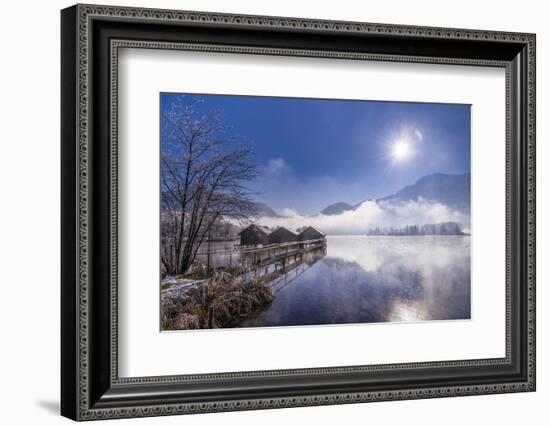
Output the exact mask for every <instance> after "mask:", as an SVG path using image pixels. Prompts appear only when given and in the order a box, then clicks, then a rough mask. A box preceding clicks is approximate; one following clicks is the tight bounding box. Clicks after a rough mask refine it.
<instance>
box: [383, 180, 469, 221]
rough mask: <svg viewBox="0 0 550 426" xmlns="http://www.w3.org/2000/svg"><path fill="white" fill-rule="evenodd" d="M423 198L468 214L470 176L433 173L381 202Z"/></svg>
mask: <svg viewBox="0 0 550 426" xmlns="http://www.w3.org/2000/svg"><path fill="white" fill-rule="evenodd" d="M420 198H423V199H425V200H432V201H436V202H438V203H441V204H443V205H445V206H447V207H449V208H451V209H454V210H459V211H461V212H463V213H467V214H469V213H470V174H469V173H466V174H463V175H446V174H443V173H435V174H433V175H428V176H424V177H423V178H420V179H419V180H418V181H417V182H416V183H415V184H414V185H410V186H406V187H405V188H403V189H401V190H400V191H397V192H396V193H395V194H393V195H389V196H387V197H385V198H382V199H381V201H417V200H418V199H420Z"/></svg>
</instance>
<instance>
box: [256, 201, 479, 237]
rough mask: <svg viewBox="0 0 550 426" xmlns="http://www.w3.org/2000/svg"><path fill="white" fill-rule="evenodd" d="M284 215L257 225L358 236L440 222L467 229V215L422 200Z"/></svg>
mask: <svg viewBox="0 0 550 426" xmlns="http://www.w3.org/2000/svg"><path fill="white" fill-rule="evenodd" d="M284 213H285V217H262V218H259V219H258V220H257V223H259V224H261V225H265V226H268V227H278V226H285V227H287V228H288V229H291V230H296V229H297V228H300V227H302V226H304V225H311V226H314V227H316V228H319V229H320V230H321V231H322V232H325V233H327V234H330V235H361V234H365V233H366V232H367V231H369V230H371V229H373V228H376V227H380V228H390V227H404V226H406V225H425V224H432V223H441V222H458V223H460V224H462V226H463V227H464V229H465V230H468V228H469V225H470V219H469V216H468V215H465V214H464V213H461V212H459V211H456V210H453V209H451V208H449V207H447V206H445V205H443V204H441V203H437V202H434V201H430V200H426V199H422V198H419V199H418V200H416V201H406V202H393V201H366V202H364V203H362V204H361V205H360V206H359V207H358V208H357V209H355V210H348V211H346V212H343V213H341V214H339V215H322V214H319V215H315V216H304V215H300V214H298V213H296V212H294V211H292V210H290V209H288V210H286V211H285V212H284ZM288 213H292V214H288Z"/></svg>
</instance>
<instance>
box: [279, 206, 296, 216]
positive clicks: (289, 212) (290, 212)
mask: <svg viewBox="0 0 550 426" xmlns="http://www.w3.org/2000/svg"><path fill="white" fill-rule="evenodd" d="M281 213H282V215H283V216H287V217H294V216H299V213H298V212H297V211H296V210H292V209H289V208H285V209H283V211H282V212H281Z"/></svg>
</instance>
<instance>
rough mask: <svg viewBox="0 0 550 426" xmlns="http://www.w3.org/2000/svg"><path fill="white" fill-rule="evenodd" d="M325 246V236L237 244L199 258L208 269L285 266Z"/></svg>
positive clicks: (201, 253) (208, 252)
mask: <svg viewBox="0 0 550 426" xmlns="http://www.w3.org/2000/svg"><path fill="white" fill-rule="evenodd" d="M323 247H326V239H325V238H318V239H313V240H305V241H291V242H285V243H277V244H266V245H257V246H241V245H235V246H234V248H233V249H227V250H214V251H209V250H207V251H202V252H199V253H197V258H198V259H201V260H202V261H203V262H204V263H205V264H206V268H207V270H211V269H212V268H220V267H229V268H232V267H235V266H242V267H245V268H251V269H254V268H261V267H265V266H269V265H275V267H277V264H281V265H282V266H283V267H285V266H286V264H287V263H288V262H289V261H292V260H294V261H296V260H297V258H298V257H299V256H301V255H303V254H304V253H307V252H310V251H313V250H317V249H321V248H323Z"/></svg>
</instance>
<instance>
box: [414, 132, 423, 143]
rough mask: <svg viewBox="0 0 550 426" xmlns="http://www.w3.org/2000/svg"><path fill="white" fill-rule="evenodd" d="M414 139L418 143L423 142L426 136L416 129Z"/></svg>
mask: <svg viewBox="0 0 550 426" xmlns="http://www.w3.org/2000/svg"><path fill="white" fill-rule="evenodd" d="M414 137H415V138H416V140H417V141H418V142H422V140H423V139H424V135H423V134H422V132H421V131H420V130H418V129H415V130H414Z"/></svg>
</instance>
